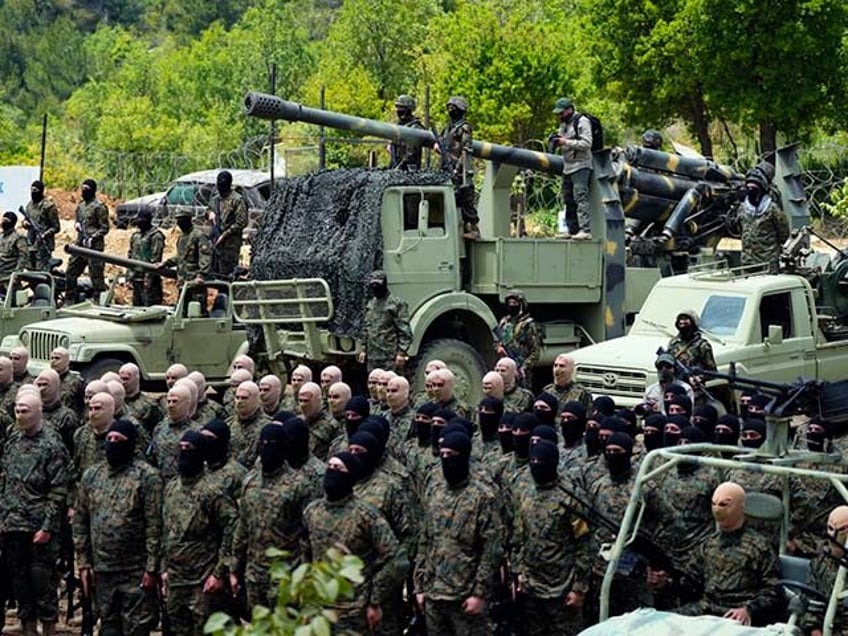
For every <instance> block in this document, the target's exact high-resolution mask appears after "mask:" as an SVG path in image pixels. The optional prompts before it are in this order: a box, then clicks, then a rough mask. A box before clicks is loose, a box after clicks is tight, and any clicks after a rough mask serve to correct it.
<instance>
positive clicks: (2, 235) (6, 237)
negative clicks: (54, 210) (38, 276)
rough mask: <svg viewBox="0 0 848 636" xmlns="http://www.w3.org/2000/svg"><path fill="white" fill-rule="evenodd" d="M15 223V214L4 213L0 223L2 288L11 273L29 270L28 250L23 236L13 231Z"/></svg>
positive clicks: (0, 276)
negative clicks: (0, 230)
mask: <svg viewBox="0 0 848 636" xmlns="http://www.w3.org/2000/svg"><path fill="white" fill-rule="evenodd" d="M17 222H18V215H17V214H15V213H14V212H5V213H4V214H3V221H2V223H0V229H2V232H0V282H2V283H3V285H4V286H5V284H6V283H8V282H9V277H10V276H11V275H12V273H13V272H15V271H20V270H24V269H29V248H28V247H27V242H26V238H25V237H24V235H23V234H19V233H18V232H16V231H15V225H16V224H17ZM7 293H12V292H11V290H7Z"/></svg>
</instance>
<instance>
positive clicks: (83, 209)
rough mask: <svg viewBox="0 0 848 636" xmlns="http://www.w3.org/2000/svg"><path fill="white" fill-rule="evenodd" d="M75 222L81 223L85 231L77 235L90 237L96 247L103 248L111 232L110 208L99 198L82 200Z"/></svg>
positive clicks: (92, 244)
mask: <svg viewBox="0 0 848 636" xmlns="http://www.w3.org/2000/svg"><path fill="white" fill-rule="evenodd" d="M75 223H81V224H82V228H83V231H82V232H77V236H78V237H79V238H80V239H82V238H88V239H89V240H90V241H91V246H92V247H93V248H95V249H100V250H102V249H103V242H104V240H105V238H106V235H107V234H108V233H109V209H108V208H107V207H106V205H105V204H104V203H103V202H102V201H98V200H97V199H95V200H93V201H90V202H87V201H80V203H79V205H78V206H77V209H76V212H75Z"/></svg>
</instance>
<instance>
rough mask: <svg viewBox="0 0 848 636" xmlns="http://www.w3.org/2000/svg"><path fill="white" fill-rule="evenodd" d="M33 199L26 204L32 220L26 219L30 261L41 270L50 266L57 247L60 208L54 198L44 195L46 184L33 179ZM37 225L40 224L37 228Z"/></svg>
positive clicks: (27, 212) (27, 213)
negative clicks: (58, 208)
mask: <svg viewBox="0 0 848 636" xmlns="http://www.w3.org/2000/svg"><path fill="white" fill-rule="evenodd" d="M30 197H31V200H30V202H29V203H27V205H26V215H27V216H28V217H29V219H30V221H32V223H30V221H24V228H26V230H27V239H28V240H29V253H30V262H31V263H32V266H33V267H35V269H37V270H38V271H40V272H46V271H48V270H49V269H50V268H49V266H48V263H49V261H50V257H51V256H53V250H54V249H55V247H56V243H55V236H56V234H58V232H59V210H57V209H56V204H55V203H53V199H51V198H50V197H46V196H44V184H43V183H42V182H41V181H38V180H36V181H33V182H32V185H31V186H30ZM35 225H37V226H38V229H37V230H36V228H35Z"/></svg>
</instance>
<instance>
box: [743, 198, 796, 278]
mask: <svg viewBox="0 0 848 636" xmlns="http://www.w3.org/2000/svg"><path fill="white" fill-rule="evenodd" d="M746 203H747V202H746V201H743V202H741V203H740V204H739V205H738V206H736V208H734V210H733V211H731V213H730V215H729V217H730V218H729V221H730V223H731V224H736V225H739V226H741V227H740V229H741V236H742V264H743V265H756V264H758V263H765V264H766V265H767V266H768V271H769V273H770V274H777V273H778V270H779V265H780V248H781V246H782V245H783V243H784V242H785V241H786V239H788V238H789V221H787V219H786V215H785V214H784V213H783V210H781V209H780V206H778V205H777V203H775V202H774V201H773V200H771V199H770V200H769V201H768V202H765V201H764V202H763V203H764V204H765V210H764V211H763V212H762V213H761V214H758V215H757V214H750V213H749V212H747V211H746ZM763 203H761V205H762V204H763Z"/></svg>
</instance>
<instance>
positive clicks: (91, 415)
mask: <svg viewBox="0 0 848 636" xmlns="http://www.w3.org/2000/svg"><path fill="white" fill-rule="evenodd" d="M114 420H115V400H114V399H113V398H112V396H111V395H110V394H109V393H106V392H105V391H101V392H99V393H95V394H94V395H92V396H91V399H90V400H89V401H88V422H89V424H90V425H91V428H93V429H94V432H95V433H99V434H101V435H102V434H103V433H105V432H106V431H107V430H108V429H109V427H110V426H111V425H112V422H113V421H114Z"/></svg>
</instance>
